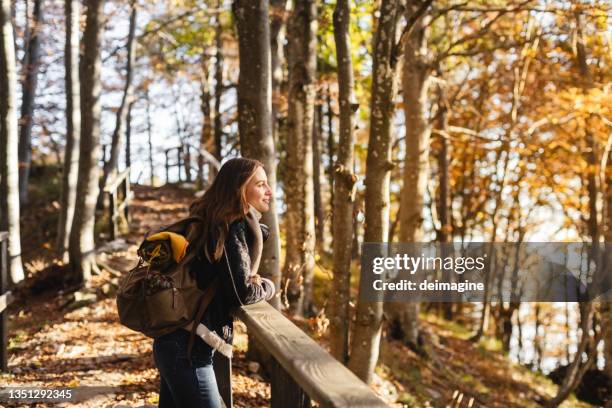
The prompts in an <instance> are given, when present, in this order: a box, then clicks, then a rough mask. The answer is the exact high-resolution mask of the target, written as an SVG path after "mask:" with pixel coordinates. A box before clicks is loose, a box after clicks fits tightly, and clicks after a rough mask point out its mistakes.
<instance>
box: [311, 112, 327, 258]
mask: <svg viewBox="0 0 612 408" xmlns="http://www.w3.org/2000/svg"><path fill="white" fill-rule="evenodd" d="M319 107H320V105H317V106H316V107H315V112H314V125H313V129H312V181H313V189H314V214H315V235H316V240H315V241H316V248H317V251H321V250H322V249H323V247H324V245H325V242H324V240H325V235H324V230H325V228H324V227H325V211H324V207H323V192H322V189H323V184H322V183H321V126H320V123H321V116H319Z"/></svg>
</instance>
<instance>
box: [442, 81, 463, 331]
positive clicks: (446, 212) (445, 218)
mask: <svg viewBox="0 0 612 408" xmlns="http://www.w3.org/2000/svg"><path fill="white" fill-rule="evenodd" d="M439 77H440V78H442V74H441V72H439ZM438 99H439V100H438V109H439V111H438V128H439V130H441V131H442V132H444V135H447V134H448V133H447V132H446V130H447V127H448V118H447V114H448V106H447V102H446V96H445V91H444V89H442V87H441V86H440V88H439V98H438ZM440 145H441V146H440V151H439V153H438V172H439V177H440V187H439V196H438V215H439V218H440V230H439V231H438V237H437V238H438V242H440V243H442V257H443V258H446V257H447V256H449V255H450V254H448V251H449V250H450V248H447V247H448V245H447V244H448V243H449V242H452V227H451V224H452V223H451V221H450V203H451V200H450V188H449V174H448V172H449V170H448V167H449V156H450V155H449V141H448V138H447V137H446V136H442V137H440ZM442 274H443V279H444V281H446V282H452V281H453V279H454V276H453V275H455V274H454V273H453V272H452V271H443V272H442ZM455 301H459V299H456V300H455ZM441 306H442V311H443V313H444V318H445V319H447V320H451V319H452V318H453V302H444V303H442V305H441Z"/></svg>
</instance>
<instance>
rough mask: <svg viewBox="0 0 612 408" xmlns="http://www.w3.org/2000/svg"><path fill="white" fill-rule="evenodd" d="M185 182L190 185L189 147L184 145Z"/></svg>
mask: <svg viewBox="0 0 612 408" xmlns="http://www.w3.org/2000/svg"><path fill="white" fill-rule="evenodd" d="M184 162H185V181H186V182H187V183H191V146H190V145H188V144H187V145H185V158H184Z"/></svg>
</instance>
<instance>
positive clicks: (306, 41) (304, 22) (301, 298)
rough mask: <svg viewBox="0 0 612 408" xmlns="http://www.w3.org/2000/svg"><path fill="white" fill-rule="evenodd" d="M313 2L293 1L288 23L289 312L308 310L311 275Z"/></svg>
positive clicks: (310, 297) (312, 233)
mask: <svg viewBox="0 0 612 408" xmlns="http://www.w3.org/2000/svg"><path fill="white" fill-rule="evenodd" d="M316 11H317V10H316V3H315V1H313V0H296V1H295V4H294V10H293V13H292V14H291V17H290V19H289V23H288V27H287V28H288V29H287V35H288V39H289V47H288V49H289V53H288V59H287V62H288V65H289V102H288V103H289V118H288V134H287V173H288V174H291V175H292V178H293V181H292V182H291V183H287V185H286V188H285V190H286V191H285V194H286V201H287V217H286V225H287V234H286V235H287V247H286V258H285V267H284V273H285V277H286V278H287V279H288V280H289V284H288V293H287V300H288V301H289V305H290V309H291V313H293V314H294V315H303V314H304V313H305V312H310V311H311V306H312V305H311V301H312V296H311V295H312V278H313V274H314V247H315V225H314V197H313V183H312V132H313V124H314V120H313V117H314V103H315V96H316V95H315V92H316V91H315V89H316V64H317V59H316V57H317V36H316V34H317V19H316Z"/></svg>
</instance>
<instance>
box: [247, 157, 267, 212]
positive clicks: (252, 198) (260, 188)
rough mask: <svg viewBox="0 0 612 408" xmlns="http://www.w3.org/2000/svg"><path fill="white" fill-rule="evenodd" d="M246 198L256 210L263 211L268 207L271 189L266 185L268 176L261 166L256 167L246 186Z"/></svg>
mask: <svg viewBox="0 0 612 408" xmlns="http://www.w3.org/2000/svg"><path fill="white" fill-rule="evenodd" d="M245 195H246V200H247V202H248V203H249V204H251V205H252V206H253V207H254V208H255V209H256V210H257V211H259V212H261V213H264V212H266V211H268V210H269V209H270V200H271V199H272V189H271V188H270V186H269V185H268V176H266V172H265V170H264V169H263V168H261V167H258V168H257V170H255V175H253V177H252V178H251V181H249V183H248V184H247V186H246V193H245Z"/></svg>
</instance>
